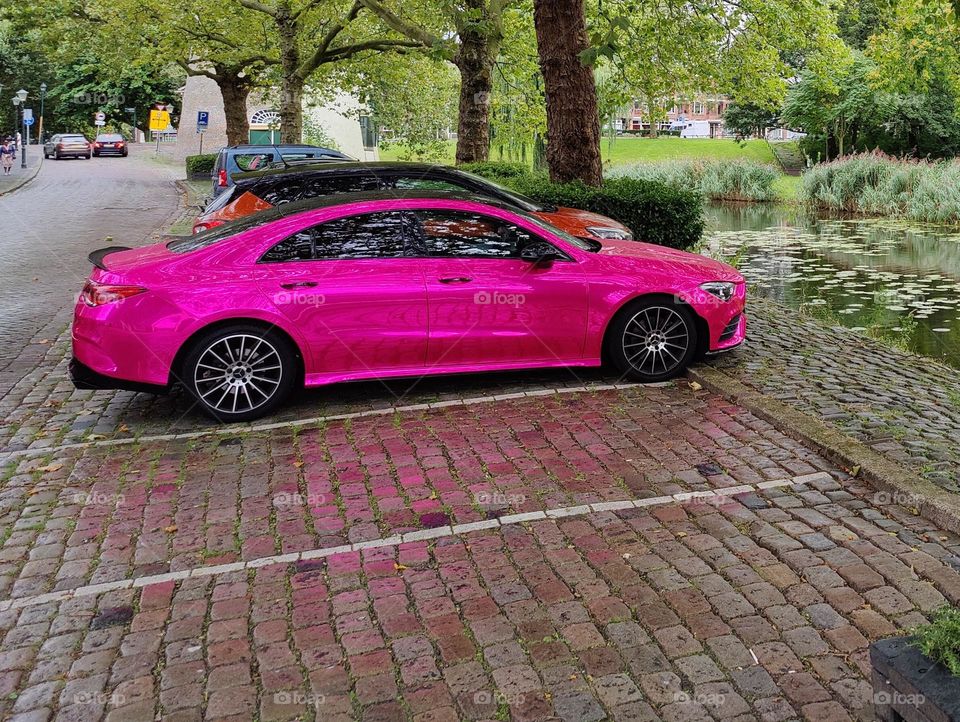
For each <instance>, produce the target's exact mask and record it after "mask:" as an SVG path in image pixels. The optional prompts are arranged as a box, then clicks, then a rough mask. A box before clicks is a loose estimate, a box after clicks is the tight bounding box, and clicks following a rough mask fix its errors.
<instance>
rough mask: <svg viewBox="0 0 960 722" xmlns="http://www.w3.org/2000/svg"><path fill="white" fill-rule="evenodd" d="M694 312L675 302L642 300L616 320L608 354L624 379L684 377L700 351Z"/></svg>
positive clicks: (644, 379) (657, 299) (663, 379)
mask: <svg viewBox="0 0 960 722" xmlns="http://www.w3.org/2000/svg"><path fill="white" fill-rule="evenodd" d="M697 341H698V339H697V324H696V323H695V322H694V318H693V312H692V311H691V310H690V309H689V308H688V307H687V306H685V305H683V304H681V303H680V302H678V301H673V300H672V299H660V298H655V299H639V300H637V301H634V302H633V303H630V304H628V305H627V307H626V308H625V309H624V310H623V311H622V312H621V313H620V314H619V315H618V316H617V318H616V319H614V321H613V324H612V325H611V327H610V329H609V332H608V333H607V352H608V353H609V355H610V358H611V359H612V360H613V363H614V364H615V365H616V367H617V368H618V369H619V370H620V372H621V373H622V374H624V376H626V377H628V378H631V379H634V380H636V381H640V382H643V383H654V382H657V381H666V380H668V379H672V378H673V377H674V376H677V375H678V374H680V373H682V372H683V370H684V369H686V367H687V366H688V365H689V364H690V361H691V359H693V355H694V353H695V352H696V349H697Z"/></svg>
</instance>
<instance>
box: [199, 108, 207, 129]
mask: <svg viewBox="0 0 960 722" xmlns="http://www.w3.org/2000/svg"><path fill="white" fill-rule="evenodd" d="M208 125H210V111H207V110H198V111H197V130H206V128H207V126H208Z"/></svg>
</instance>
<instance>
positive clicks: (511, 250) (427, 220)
mask: <svg viewBox="0 0 960 722" xmlns="http://www.w3.org/2000/svg"><path fill="white" fill-rule="evenodd" d="M414 216H415V217H416V219H417V221H418V225H419V230H420V233H421V235H422V239H423V244H424V246H425V248H426V252H427V255H429V256H439V257H449V258H519V257H520V249H521V248H522V247H523V246H524V245H526V244H527V243H529V242H530V241H532V240H537V237H536V236H534V235H533V234H532V233H530V232H529V231H527V230H525V229H523V228H520V227H518V226H516V225H514V224H512V223H507V222H506V221H502V220H500V219H498V218H491V217H489V216H484V215H480V214H478V213H466V212H460V211H416V212H414Z"/></svg>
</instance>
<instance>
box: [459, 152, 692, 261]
mask: <svg viewBox="0 0 960 722" xmlns="http://www.w3.org/2000/svg"><path fill="white" fill-rule="evenodd" d="M464 170H467V171H470V172H473V173H477V174H478V175H483V176H485V177H487V178H490V179H491V180H495V181H498V182H500V183H503V184H504V185H506V186H509V187H510V188H513V189H514V190H516V191H517V192H518V193H522V194H523V195H525V196H528V197H530V198H532V199H533V200H534V201H536V202H538V203H544V204H549V205H555V206H568V207H570V208H581V209H583V210H587V211H592V212H594V213H599V214H601V215H604V216H608V217H610V218H613V219H614V220H616V221H619V222H620V223H622V224H623V225H625V226H627V228H629V229H630V230H631V231H633V235H634V238H636V239H637V240H638V241H646V242H647V243H656V244H659V245H661V246H669V247H671V248H680V249H688V248H690V247H692V246H693V245H694V244H695V243H696V242H697V241H698V240H699V239H700V236H701V235H702V233H703V224H704V220H703V199H702V198H701V196H700V195H699V194H697V193H694V192H692V191H689V190H686V189H683V188H675V187H670V186H668V185H665V184H663V183H657V182H653V181H648V180H640V179H636V178H610V179H607V180H606V181H604V184H603V186H602V187H600V188H593V187H592V186H588V185H585V184H583V183H580V182H575V183H553V182H551V181H550V179H549V178H547V177H546V176H545V175H542V174H539V173H533V172H531V171H530V170H528V169H527V168H526V167H524V166H522V165H520V164H518V163H482V164H481V163H472V164H469V165H466V166H464Z"/></svg>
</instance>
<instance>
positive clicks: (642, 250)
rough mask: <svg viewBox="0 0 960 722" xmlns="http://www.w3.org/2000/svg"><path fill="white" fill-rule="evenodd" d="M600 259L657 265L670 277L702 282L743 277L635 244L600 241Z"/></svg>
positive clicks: (708, 262)
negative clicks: (651, 262)
mask: <svg viewBox="0 0 960 722" xmlns="http://www.w3.org/2000/svg"><path fill="white" fill-rule="evenodd" d="M600 243H601V244H602V248H601V249H600V250H599V251H598V252H597V253H598V255H601V256H626V257H628V258H636V259H637V260H644V261H659V262H661V263H662V264H663V265H664V267H665V268H666V269H668V270H669V271H670V272H671V273H677V274H683V275H685V276H688V277H691V278H703V280H704V281H732V282H734V283H742V282H743V276H741V275H740V272H739V271H737V269H735V268H734V267H733V266H729V265H727V264H726V263H722V262H721V261H717V260H715V259H713V258H708V257H707V256H701V255H700V254H699V253H688V252H687V251H678V250H677V249H675V248H667V247H666V246H657V245H654V244H653V243H639V242H637V241H601V242H600Z"/></svg>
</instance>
